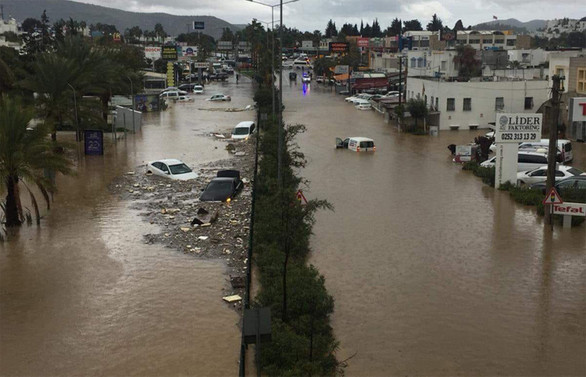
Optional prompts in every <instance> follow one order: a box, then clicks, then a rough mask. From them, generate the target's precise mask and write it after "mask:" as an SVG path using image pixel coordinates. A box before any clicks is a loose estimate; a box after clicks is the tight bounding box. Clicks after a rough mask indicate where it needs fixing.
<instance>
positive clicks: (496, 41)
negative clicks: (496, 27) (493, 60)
mask: <svg viewBox="0 0 586 377" xmlns="http://www.w3.org/2000/svg"><path fill="white" fill-rule="evenodd" d="M504 43H505V40H504V39H497V40H495V41H494V44H497V45H502V44H504Z"/></svg>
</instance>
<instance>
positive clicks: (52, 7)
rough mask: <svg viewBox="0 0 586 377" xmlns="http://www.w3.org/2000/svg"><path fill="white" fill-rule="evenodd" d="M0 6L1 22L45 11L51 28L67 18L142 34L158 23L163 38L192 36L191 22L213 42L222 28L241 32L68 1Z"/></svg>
mask: <svg viewBox="0 0 586 377" xmlns="http://www.w3.org/2000/svg"><path fill="white" fill-rule="evenodd" d="M2 5H3V6H4V14H5V18H6V16H10V17H14V18H15V19H16V20H17V21H18V22H22V21H24V20H25V19H27V18H36V19H38V20H39V19H40V18H41V15H42V14H43V11H44V10H47V16H48V17H49V22H50V23H51V24H52V23H54V22H55V21H57V20H59V19H64V20H68V19H69V18H70V17H71V18H73V19H74V20H76V21H85V22H86V23H87V24H88V25H90V24H96V23H98V22H99V23H102V24H109V25H115V26H116V28H117V29H118V31H120V32H121V33H123V32H124V30H125V29H127V28H131V27H133V26H138V27H140V28H141V29H142V30H154V27H155V24H157V23H160V24H161V25H162V26H163V29H164V30H165V32H166V33H167V34H169V35H175V36H176V35H179V34H181V33H186V32H187V31H188V30H189V32H193V31H194V30H193V27H192V25H193V21H203V22H204V23H205V29H204V30H201V31H202V32H203V33H204V34H208V35H210V36H212V37H214V38H215V39H219V38H220V37H221V36H222V31H223V29H224V28H230V29H231V30H232V31H237V30H240V29H241V28H240V27H239V26H237V25H233V24H230V23H229V22H227V21H224V20H222V19H220V18H217V17H214V16H197V15H190V16H176V15H172V14H168V13H138V12H129V11H125V10H120V9H115V8H108V7H104V6H100V5H94V4H86V3H78V2H75V1H69V0H2ZM188 25H189V26H188Z"/></svg>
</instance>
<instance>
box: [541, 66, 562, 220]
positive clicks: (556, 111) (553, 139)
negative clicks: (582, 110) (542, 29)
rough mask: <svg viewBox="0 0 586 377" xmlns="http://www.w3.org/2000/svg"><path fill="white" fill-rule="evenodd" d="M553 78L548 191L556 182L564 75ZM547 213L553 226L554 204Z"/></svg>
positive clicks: (549, 206) (548, 206) (548, 207)
mask: <svg viewBox="0 0 586 377" xmlns="http://www.w3.org/2000/svg"><path fill="white" fill-rule="evenodd" d="M551 79H552V80H553V86H552V88H551V112H552V116H551V123H550V125H549V148H548V151H547V181H546V183H545V187H546V192H549V190H551V188H552V187H553V186H554V184H555V167H556V162H557V161H556V158H557V150H558V148H557V144H558V118H559V116H560V100H561V96H562V91H561V90H560V87H561V82H562V77H560V76H559V75H554V76H552V78H551ZM546 207H547V208H546V210H547V211H546V213H549V214H550V216H546V217H545V222H546V224H549V223H550V222H551V223H552V227H553V216H551V215H552V212H553V205H552V204H547V205H546Z"/></svg>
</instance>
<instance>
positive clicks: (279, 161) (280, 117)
mask: <svg viewBox="0 0 586 377" xmlns="http://www.w3.org/2000/svg"><path fill="white" fill-rule="evenodd" d="M247 1H250V2H251V3H256V4H260V5H264V6H266V7H270V8H271V15H272V13H273V9H274V8H275V7H277V6H278V7H279V11H280V21H279V50H280V51H281V53H282V52H283V5H284V4H289V3H294V2H297V1H299V0H289V1H285V2H283V0H280V2H279V4H274V5H271V4H266V3H262V2H260V1H256V0H247ZM273 18H274V17H273ZM273 75H274V72H273ZM277 114H278V119H277V121H278V122H279V123H278V125H277V127H278V131H279V132H278V138H279V140H278V143H277V144H278V147H277V148H278V149H277V182H278V185H279V187H280V188H282V187H283V174H282V168H281V165H282V159H283V59H279V110H278V112H277Z"/></svg>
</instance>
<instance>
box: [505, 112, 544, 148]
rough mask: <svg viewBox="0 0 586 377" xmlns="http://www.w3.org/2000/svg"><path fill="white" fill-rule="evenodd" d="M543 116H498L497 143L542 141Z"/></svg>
mask: <svg viewBox="0 0 586 377" xmlns="http://www.w3.org/2000/svg"><path fill="white" fill-rule="evenodd" d="M541 120H542V114H523V113H521V114H504V113H498V114H497V115H496V129H495V135H494V137H495V143H515V144H518V143H522V142H524V141H535V140H541V127H542V122H541Z"/></svg>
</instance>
